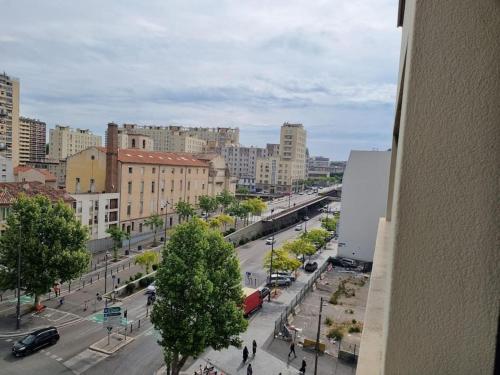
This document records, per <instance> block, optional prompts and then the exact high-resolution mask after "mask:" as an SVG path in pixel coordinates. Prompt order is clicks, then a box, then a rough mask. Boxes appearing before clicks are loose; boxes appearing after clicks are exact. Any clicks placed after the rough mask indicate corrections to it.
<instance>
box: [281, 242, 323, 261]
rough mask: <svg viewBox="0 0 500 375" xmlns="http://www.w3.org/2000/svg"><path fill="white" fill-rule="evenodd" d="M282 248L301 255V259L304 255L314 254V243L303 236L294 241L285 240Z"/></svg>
mask: <svg viewBox="0 0 500 375" xmlns="http://www.w3.org/2000/svg"><path fill="white" fill-rule="evenodd" d="M282 248H283V249H284V250H285V251H288V252H289V253H292V254H295V255H296V256H298V257H302V259H303V260H305V257H306V256H311V255H314V253H315V252H316V247H315V246H314V244H312V243H311V242H309V241H308V240H305V239H303V238H299V239H297V240H294V241H287V242H285V243H284V244H283V246H282Z"/></svg>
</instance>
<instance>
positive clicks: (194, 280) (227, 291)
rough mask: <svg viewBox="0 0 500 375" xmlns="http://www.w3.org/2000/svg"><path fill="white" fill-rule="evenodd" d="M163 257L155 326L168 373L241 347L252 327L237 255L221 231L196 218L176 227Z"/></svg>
mask: <svg viewBox="0 0 500 375" xmlns="http://www.w3.org/2000/svg"><path fill="white" fill-rule="evenodd" d="M162 255H163V256H162V261H161V263H160V265H159V267H158V272H157V275H156V293H157V295H158V299H157V301H156V303H155V305H154V307H153V312H152V315H151V321H152V322H153V324H154V326H155V328H156V329H157V330H158V331H159V332H160V335H161V339H160V340H159V344H160V345H161V346H162V347H163V351H164V357H165V361H166V362H167V368H170V369H171V370H172V375H178V374H179V371H180V369H181V368H182V366H183V365H184V363H185V362H186V360H187V359H188V358H189V357H190V356H198V355H200V354H201V353H202V352H203V351H204V350H205V349H206V348H207V347H212V348H213V349H215V350H221V349H223V348H227V347H229V346H230V345H234V346H239V345H240V344H241V340H240V338H239V334H240V333H242V332H244V331H245V329H246V327H247V324H248V323H247V322H246V320H245V319H244V317H243V311H242V309H241V304H242V302H243V292H242V288H241V275H240V268H239V264H238V259H237V257H236V252H235V251H234V247H233V246H232V245H231V244H230V243H228V242H226V241H225V240H224V238H223V237H222V235H221V234H220V233H219V232H218V231H215V230H211V229H209V227H208V225H207V224H206V223H205V222H203V221H201V220H200V219H197V218H193V219H191V220H189V221H188V222H187V223H185V224H181V225H178V226H177V227H176V228H175V230H174V231H173V232H172V236H171V238H170V241H169V242H168V243H167V245H166V246H165V248H164V250H163V254H162Z"/></svg>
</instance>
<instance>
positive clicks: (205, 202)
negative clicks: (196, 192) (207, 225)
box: [198, 195, 219, 220]
mask: <svg viewBox="0 0 500 375" xmlns="http://www.w3.org/2000/svg"><path fill="white" fill-rule="evenodd" d="M198 204H199V205H200V208H201V209H202V210H203V211H205V213H206V215H205V220H208V216H209V214H210V213H211V212H214V211H215V210H217V207H218V206H219V202H217V198H215V197H210V196H208V195H202V196H200V198H199V200H198Z"/></svg>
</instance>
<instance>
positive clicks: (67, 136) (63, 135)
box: [48, 125, 101, 160]
mask: <svg viewBox="0 0 500 375" xmlns="http://www.w3.org/2000/svg"><path fill="white" fill-rule="evenodd" d="M92 146H98V147H99V146H101V136H100V135H95V134H93V133H92V132H91V131H90V130H88V129H72V128H70V127H69V126H61V125H56V128H55V129H50V135H49V156H48V158H49V159H51V160H61V159H66V158H67V157H68V156H71V155H74V154H76V153H78V152H80V151H82V150H85V149H86V148H88V147H92Z"/></svg>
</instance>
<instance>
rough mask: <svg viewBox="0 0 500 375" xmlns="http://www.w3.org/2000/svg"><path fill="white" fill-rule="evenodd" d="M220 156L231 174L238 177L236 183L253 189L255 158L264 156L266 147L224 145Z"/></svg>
mask: <svg viewBox="0 0 500 375" xmlns="http://www.w3.org/2000/svg"><path fill="white" fill-rule="evenodd" d="M222 156H223V157H224V159H225V161H226V164H227V167H228V168H229V171H230V173H231V175H232V176H235V177H236V178H238V179H239V182H238V185H241V186H246V187H249V188H250V189H251V190H253V189H255V177H256V166H257V159H258V158H263V157H266V156H267V149H265V148H260V147H254V146H251V147H242V146H226V147H224V148H223V149H222Z"/></svg>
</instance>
